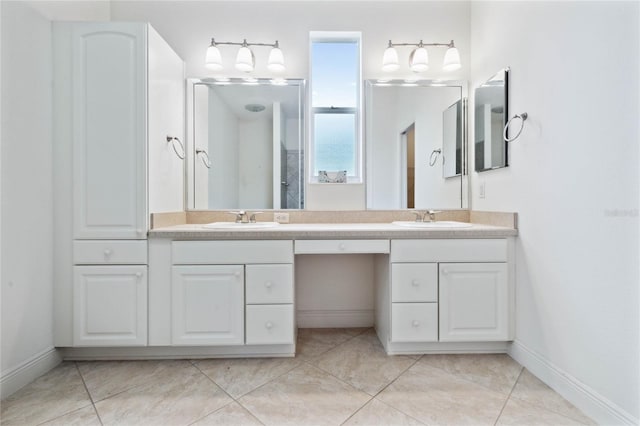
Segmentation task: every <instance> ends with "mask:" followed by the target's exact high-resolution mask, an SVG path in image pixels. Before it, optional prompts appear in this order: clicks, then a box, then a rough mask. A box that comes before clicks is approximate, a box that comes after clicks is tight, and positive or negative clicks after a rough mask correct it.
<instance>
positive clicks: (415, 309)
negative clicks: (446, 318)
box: [391, 303, 438, 342]
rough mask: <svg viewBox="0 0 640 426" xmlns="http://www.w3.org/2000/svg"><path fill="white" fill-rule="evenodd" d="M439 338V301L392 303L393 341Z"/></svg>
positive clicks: (420, 340) (425, 340) (432, 339)
mask: <svg viewBox="0 0 640 426" xmlns="http://www.w3.org/2000/svg"><path fill="white" fill-rule="evenodd" d="M437 340H438V304H437V303H392V304H391V341H392V342H435V341H437Z"/></svg>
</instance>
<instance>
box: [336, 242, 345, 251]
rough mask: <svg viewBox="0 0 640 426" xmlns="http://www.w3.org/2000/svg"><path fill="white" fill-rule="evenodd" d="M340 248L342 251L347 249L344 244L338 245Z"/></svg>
mask: <svg viewBox="0 0 640 426" xmlns="http://www.w3.org/2000/svg"><path fill="white" fill-rule="evenodd" d="M338 248H339V249H340V250H344V249H345V248H346V247H345V245H344V243H340V244H338Z"/></svg>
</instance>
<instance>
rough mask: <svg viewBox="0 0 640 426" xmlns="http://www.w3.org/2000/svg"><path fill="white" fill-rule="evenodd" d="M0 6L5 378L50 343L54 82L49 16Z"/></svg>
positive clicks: (13, 5)
mask: <svg viewBox="0 0 640 426" xmlns="http://www.w3.org/2000/svg"><path fill="white" fill-rule="evenodd" d="M1 7H2V179H1V181H2V192H1V193H2V203H1V204H2V250H1V253H2V362H1V368H2V378H3V381H4V379H5V378H6V377H8V375H10V374H11V373H12V372H13V371H14V370H15V369H16V368H19V367H20V366H21V365H22V364H23V363H24V362H25V361H26V360H28V359H30V358H32V357H34V356H37V355H39V354H42V353H44V352H47V351H48V350H51V349H52V348H53V325H52V322H53V297H52V291H53V282H52V274H53V260H52V258H53V253H52V245H53V241H52V220H53V218H52V186H51V176H52V163H51V155H52V154H51V152H52V145H51V100H52V95H51V93H52V89H51V23H50V22H49V21H48V20H46V19H45V18H44V17H42V16H41V15H39V14H38V13H36V12H35V11H34V10H32V9H31V8H30V7H29V6H27V5H24V4H19V3H13V2H2V5H1ZM4 385H5V383H3V388H4ZM4 393H5V389H3V394H4Z"/></svg>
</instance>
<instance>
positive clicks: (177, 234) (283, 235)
mask: <svg viewBox="0 0 640 426" xmlns="http://www.w3.org/2000/svg"><path fill="white" fill-rule="evenodd" d="M204 225H205V224H187V225H174V226H169V227H165V228H156V229H152V230H150V231H149V237H150V238H171V239H180V240H184V239H189V240H190V239H207V240H250V239H273V240H283V239H286V240H290V239H293V240H296V239H298V240H301V239H336V238H352V239H364V238H367V239H371V238H382V239H389V238H398V239H399V238H404V239H412V238H415V239H424V238H504V237H511V236H515V235H518V230H517V229H513V228H506V227H501V226H491V225H483V224H476V223H474V224H471V226H470V227H466V228H426V229H425V228H408V227H402V226H398V225H394V224H391V223H291V224H280V225H278V226H274V227H270V228H250V229H237V228H234V229H211V228H205V227H204Z"/></svg>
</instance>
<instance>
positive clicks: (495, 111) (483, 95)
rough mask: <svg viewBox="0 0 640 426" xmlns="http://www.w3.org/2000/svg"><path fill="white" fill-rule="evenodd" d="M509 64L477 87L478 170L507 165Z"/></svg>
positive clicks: (475, 151) (476, 161) (476, 147)
mask: <svg viewBox="0 0 640 426" xmlns="http://www.w3.org/2000/svg"><path fill="white" fill-rule="evenodd" d="M508 83H509V68H505V69H503V70H500V71H498V72H497V73H496V74H495V75H494V76H493V77H491V78H490V79H489V80H487V81H486V82H484V83H482V84H481V85H480V87H478V88H476V91H475V102H474V114H475V116H474V122H475V126H474V129H475V132H474V135H475V136H474V144H473V145H474V156H475V161H474V163H475V171H476V172H484V171H486V170H493V169H498V168H501V167H506V166H508V165H509V163H508V158H509V157H508V152H507V148H508V145H507V142H506V141H505V140H504V136H503V133H502V132H503V130H504V126H505V124H506V120H507V117H508V114H509V113H508V106H509V105H508V103H507V99H508V93H507V89H508Z"/></svg>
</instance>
